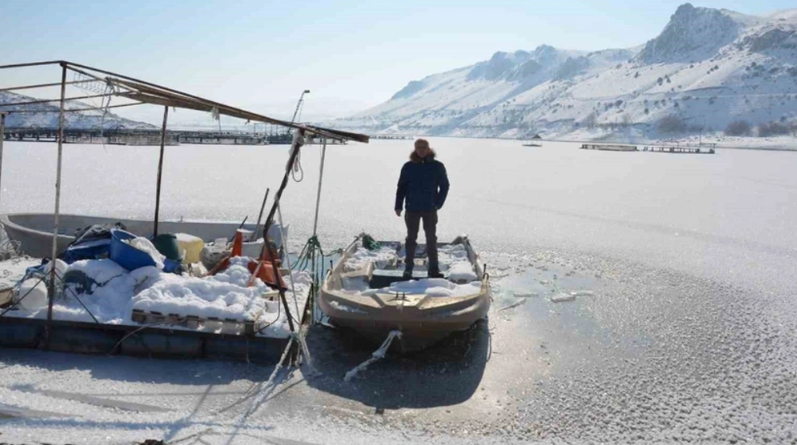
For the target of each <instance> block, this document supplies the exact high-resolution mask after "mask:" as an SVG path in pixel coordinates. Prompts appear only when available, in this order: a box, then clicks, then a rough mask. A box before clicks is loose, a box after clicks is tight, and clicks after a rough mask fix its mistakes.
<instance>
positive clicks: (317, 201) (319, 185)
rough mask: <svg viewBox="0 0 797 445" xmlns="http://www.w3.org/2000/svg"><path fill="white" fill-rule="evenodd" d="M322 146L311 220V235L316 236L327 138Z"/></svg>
mask: <svg viewBox="0 0 797 445" xmlns="http://www.w3.org/2000/svg"><path fill="white" fill-rule="evenodd" d="M323 141H324V148H322V149H321V169H320V172H319V173H318V194H317V195H316V198H315V219H314V221H313V236H316V231H317V229H318V207H319V206H320V205H321V183H322V182H323V181H324V160H325V159H326V156H327V138H324V139H323Z"/></svg>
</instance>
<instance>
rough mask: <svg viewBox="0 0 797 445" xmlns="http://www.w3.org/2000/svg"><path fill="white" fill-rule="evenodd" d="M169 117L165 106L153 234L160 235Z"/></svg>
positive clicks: (167, 108)
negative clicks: (164, 147)
mask: <svg viewBox="0 0 797 445" xmlns="http://www.w3.org/2000/svg"><path fill="white" fill-rule="evenodd" d="M168 117H169V107H163V128H161V153H160V157H159V158H158V186H157V190H156V192H155V224H154V225H155V227H154V228H153V229H152V236H158V213H159V212H160V208H161V176H162V175H163V146H164V145H166V120H167V119H168Z"/></svg>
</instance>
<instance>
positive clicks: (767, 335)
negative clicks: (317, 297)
mask: <svg viewBox="0 0 797 445" xmlns="http://www.w3.org/2000/svg"><path fill="white" fill-rule="evenodd" d="M430 140H431V145H432V147H434V148H435V150H436V151H437V153H438V159H440V160H441V161H442V162H444V163H445V165H446V168H447V170H448V174H449V177H450V181H451V191H450V195H449V198H448V200H447V202H446V204H445V206H444V207H443V208H442V210H441V211H440V213H439V220H440V223H439V228H438V237H439V238H440V239H441V240H444V241H450V240H453V239H454V237H455V236H457V235H460V234H463V233H466V234H468V235H469V237H470V239H471V241H472V243H473V244H474V246H475V248H476V249H477V251H478V252H479V253H480V255H481V257H482V259H483V260H484V261H485V262H486V263H487V265H488V266H487V267H488V269H487V270H488V272H489V273H490V274H491V276H492V279H493V281H492V288H493V289H492V290H493V296H494V298H495V301H494V302H493V306H492V309H491V312H490V315H489V319H488V320H487V321H485V322H482V323H479V324H478V325H477V326H476V327H475V328H474V329H473V330H471V331H469V332H466V333H461V334H458V335H454V336H452V337H451V338H449V339H447V340H445V341H444V342H442V343H441V344H439V345H437V346H436V347H433V348H431V349H429V350H427V351H425V352H422V353H419V354H414V355H408V356H395V355H393V354H392V353H389V354H388V356H387V358H385V359H383V360H380V361H378V362H376V363H373V364H371V365H370V366H369V367H368V368H367V369H366V370H365V371H362V372H360V373H359V374H358V376H357V377H356V378H354V379H352V380H351V381H350V382H345V381H344V379H343V377H344V375H345V374H346V372H348V371H349V370H351V369H352V368H353V367H355V366H357V365H358V364H360V363H362V362H363V361H365V360H366V359H368V358H369V357H370V355H371V353H372V352H373V351H374V350H375V349H376V347H377V346H378V345H372V344H367V343H363V342H362V341H360V340H358V339H357V338H356V337H354V336H351V335H349V334H347V333H345V332H339V331H337V330H333V329H329V328H326V327H320V326H319V327H316V328H313V329H312V330H311V331H310V332H309V335H308V337H307V343H308V347H309V350H310V353H311V356H312V366H310V365H304V366H303V367H302V368H300V369H294V370H289V371H285V370H283V371H281V372H279V373H278V375H277V377H276V378H275V380H273V381H271V382H268V380H269V376H270V375H271V374H272V371H273V368H271V367H263V366H256V365H247V364H245V363H225V362H211V361H170V360H149V359H135V358H129V357H101V356H81V355H68V354H58V353H48V352H43V351H31V350H0V434H1V435H0V441H3V442H8V443H14V444H17V443H26V444H29V443H54V444H63V443H91V444H130V443H134V442H142V441H144V440H145V439H159V440H160V439H162V440H165V441H166V443H177V444H190V443H195V444H202V443H209V444H247V443H276V444H308V443H311V444H322V443H323V444H327V443H329V444H347V445H348V444H374V443H379V444H394V443H396V444H398V443H443V444H461V443H464V444H471V443H492V444H504V443H510V444H512V443H528V442H535V441H539V442H542V443H574V444H581V443H584V444H586V443H652V442H659V443H674V442H685V443H741V442H746V443H767V442H768V443H792V442H793V441H794V440H795V438H797V427H796V426H795V425H797V371H796V370H797V335H796V334H797V309H795V305H794V296H795V295H797V261H796V260H797V231H795V230H794V221H797V200H795V199H794V196H795V192H796V191H797V176H796V175H795V174H794V166H795V165H796V163H797V156H796V155H797V154H796V153H791V152H775V151H751V150H723V149H719V150H718V151H717V154H715V155H670V154H652V153H644V152H639V153H614V152H602V151H594V150H580V149H579V148H578V147H579V144H575V143H555V142H546V143H545V144H544V146H543V147H533V148H529V147H523V146H522V145H521V144H520V142H519V141H507V140H488V139H483V140H477V139H447V138H431V139H430ZM411 147H412V142H411V141H373V142H372V143H371V144H368V145H363V144H349V145H346V146H334V147H329V148H328V153H327V170H326V171H325V174H324V179H325V184H324V189H323V191H322V197H323V202H322V205H321V218H320V222H319V228H320V231H319V239H320V240H321V243H322V245H323V246H324V249H325V250H332V249H333V248H336V247H342V246H345V245H347V244H348V243H349V242H350V241H351V240H352V239H353V238H354V236H355V235H356V234H358V233H360V232H363V231H365V232H367V233H369V234H371V235H372V236H374V237H375V238H377V239H395V240H400V239H402V237H403V236H404V222H403V219H402V218H397V217H396V216H395V214H394V213H393V201H394V193H395V186H396V182H397V180H398V174H399V170H400V168H401V165H402V164H403V163H404V162H405V161H406V159H407V156H408V154H409V152H410V150H411ZM222 150H223V154H220V153H222ZM157 152H158V149H157V148H156V147H140V148H139V147H111V146H108V147H107V148H105V149H103V148H102V147H101V146H85V145H71V144H70V145H66V146H65V147H64V180H63V184H64V190H63V201H62V211H64V212H71V213H88V214H99V215H117V216H120V217H129V218H134V217H135V218H138V217H142V218H149V217H151V215H152V213H153V207H154V202H153V201H154V187H155V170H156V165H157ZM319 154H320V149H319V147H317V146H310V147H306V148H305V151H304V155H303V157H302V159H303V162H304V170H305V173H306V178H305V180H304V181H303V182H301V183H298V184H296V183H291V184H290V185H289V187H288V189H287V190H286V192H285V195H284V207H283V211H284V218H285V222H286V223H290V224H291V229H292V231H293V232H292V238H291V240H290V245H291V249H292V250H293V251H296V250H297V249H298V248H300V247H301V245H302V244H303V241H304V240H305V239H306V238H307V237H308V236H309V235H310V233H311V230H312V213H313V209H314V197H315V193H316V181H317V179H318V176H317V175H318V162H319ZM287 155H288V148H287V147H286V146H268V147H242V146H240V147H234V146H227V147H223V148H221V147H210V146H177V147H167V149H166V162H165V166H164V167H165V170H164V175H163V178H164V194H163V197H162V201H161V204H162V208H161V215H162V216H163V217H164V218H169V219H179V218H180V217H181V216H182V217H184V218H187V219H188V218H190V219H202V218H204V219H208V220H227V221H241V220H242V219H243V217H244V216H246V215H249V216H250V219H251V218H252V217H253V216H252V215H256V212H257V211H258V210H259V207H260V203H261V200H262V192H263V190H264V188H265V187H266V186H271V187H272V190H273V187H275V185H276V184H277V183H278V182H279V179H280V178H281V172H282V171H283V169H284V166H285V161H286V159H287ZM242 160H245V162H242ZM230 172H235V174H231V173H230ZM54 178H55V146H54V145H52V144H44V143H42V144H35V143H14V142H7V143H6V145H5V153H4V171H3V180H2V188H3V189H2V197H0V203H1V204H0V205H1V206H2V209H0V210H2V211H4V212H6V211H42V212H49V211H51V208H52V205H53V198H54V197H53V187H52V184H53V182H54ZM564 296H567V298H564ZM552 299H553V300H554V301H552Z"/></svg>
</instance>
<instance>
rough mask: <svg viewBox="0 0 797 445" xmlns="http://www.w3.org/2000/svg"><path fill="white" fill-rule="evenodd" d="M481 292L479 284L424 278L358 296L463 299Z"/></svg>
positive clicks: (370, 290)
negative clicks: (422, 295) (398, 295)
mask: <svg viewBox="0 0 797 445" xmlns="http://www.w3.org/2000/svg"><path fill="white" fill-rule="evenodd" d="M479 292H481V283H480V282H478V281H473V282H471V283H467V284H455V283H452V282H450V281H448V280H446V279H445V278H424V279H421V280H410V281H397V282H395V283H392V284H391V285H390V287H385V288H382V289H369V290H367V291H363V292H361V293H360V295H363V296H372V295H376V294H380V293H394V294H395V293H406V294H426V295H428V296H430V297H464V296H467V295H474V294H478V293H479Z"/></svg>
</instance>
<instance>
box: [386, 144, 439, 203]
mask: <svg viewBox="0 0 797 445" xmlns="http://www.w3.org/2000/svg"><path fill="white" fill-rule="evenodd" d="M447 195H448V175H447V174H446V167H445V166H444V165H443V163H442V162H439V161H436V160H435V159H434V152H433V151H431V150H430V152H429V154H428V155H427V156H426V157H425V158H422V159H421V158H420V157H418V156H417V155H415V153H413V155H412V157H411V160H410V161H409V162H407V163H406V164H404V167H402V168H401V176H400V177H399V181H398V188H397V189H396V210H402V207H404V200H405V199H406V200H407V211H408V212H431V211H434V210H438V209H441V208H442V207H443V204H445V202H446V196H447Z"/></svg>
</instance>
